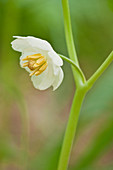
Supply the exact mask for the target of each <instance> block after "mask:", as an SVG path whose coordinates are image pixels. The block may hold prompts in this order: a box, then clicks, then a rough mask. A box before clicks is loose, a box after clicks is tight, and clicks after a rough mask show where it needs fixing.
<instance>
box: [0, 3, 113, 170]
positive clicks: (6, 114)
mask: <svg viewBox="0 0 113 170" xmlns="http://www.w3.org/2000/svg"><path fill="white" fill-rule="evenodd" d="M69 3H70V10H71V18H72V28H73V35H74V40H75V44H76V49H77V53H78V57H79V61H80V65H81V68H82V69H83V71H84V73H85V75H86V77H87V79H88V78H89V77H90V76H91V75H92V74H93V73H94V72H95V71H96V69H97V68H98V67H99V66H100V64H101V63H102V62H103V61H104V60H105V58H106V57H107V56H108V54H109V53H110V52H111V51H112V50H113V1H112V0H79V1H78V0H69ZM13 35H21V36H28V35H31V36H35V37H39V38H42V39H46V40H47V41H49V42H50V43H51V44H52V46H53V48H54V49H55V51H57V52H58V53H61V54H63V55H65V56H67V57H68V53H67V48H66V42H65V35H64V26H63V13H62V5H61V0H0V170H25V169H29V170H56V169H57V168H56V167H57V163H58V157H59V153H60V149H61V144H62V140H63V135H64V130H65V127H66V123H67V120H68V117H69V111H70V107H71V103H72V98H73V95H74V91H75V85H74V80H73V75H72V71H71V67H70V65H69V64H68V63H66V62H64V66H63V70H64V74H65V78H64V81H63V83H62V85H61V86H60V87H59V88H58V89H57V90H56V91H55V92H53V91H52V88H50V89H48V90H45V91H39V90H36V89H34V87H33V85H32V82H31V81H30V78H29V75H28V73H27V72H26V71H25V70H24V69H22V68H20V66H19V56H20V53H18V52H15V51H13V50H12V48H11V45H10V43H11V41H12V40H13V37H12V36H13ZM100 168H101V169H102V170H112V169H113V64H111V66H110V67H109V68H108V69H107V70H106V71H105V73H104V74H103V76H101V78H100V79H99V80H98V81H97V82H96V83H95V85H94V87H93V88H92V90H91V91H90V92H89V93H88V94H87V96H86V98H85V101H84V103H83V107H82V110H81V114H80V119H79V125H78V129H77V134H76V139H75V142H74V146H73V149H72V153H71V158H70V163H69V170H98V169H100Z"/></svg>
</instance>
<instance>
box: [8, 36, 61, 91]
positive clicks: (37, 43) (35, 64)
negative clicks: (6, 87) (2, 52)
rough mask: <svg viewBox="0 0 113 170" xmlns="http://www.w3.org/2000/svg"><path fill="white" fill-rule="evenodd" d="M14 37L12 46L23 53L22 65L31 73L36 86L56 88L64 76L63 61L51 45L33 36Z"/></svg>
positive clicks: (39, 87) (42, 88)
mask: <svg viewBox="0 0 113 170" xmlns="http://www.w3.org/2000/svg"><path fill="white" fill-rule="evenodd" d="M14 38H17V39H15V40H14V41H12V43H11V44H12V48H13V49H14V50H16V51H19V52H21V53H22V55H21V57H20V65H21V67H22V68H25V69H26V70H27V71H28V72H29V73H30V76H31V80H32V82H33V84H34V87H35V88H37V89H40V90H45V89H47V88H49V87H50V86H53V90H56V89H57V88H58V87H59V86H60V84H61V82H62V80H63V77H64V74H63V71H62V69H61V66H62V65H63V61H62V59H61V58H60V57H59V55H58V54H57V53H56V52H55V51H54V50H53V48H52V47H51V45H50V44H49V43H48V42H47V41H45V40H41V39H39V38H35V37H31V36H28V37H20V36H14Z"/></svg>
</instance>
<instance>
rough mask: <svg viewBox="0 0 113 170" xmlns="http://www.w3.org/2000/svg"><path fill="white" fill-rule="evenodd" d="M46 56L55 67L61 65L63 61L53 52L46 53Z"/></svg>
mask: <svg viewBox="0 0 113 170" xmlns="http://www.w3.org/2000/svg"><path fill="white" fill-rule="evenodd" d="M48 55H49V57H50V58H51V60H52V61H53V63H54V64H55V65H57V66H62V65H63V60H62V59H61V58H60V56H59V55H58V54H57V53H56V52H55V51H50V52H48Z"/></svg>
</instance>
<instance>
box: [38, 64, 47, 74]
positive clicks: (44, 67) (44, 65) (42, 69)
mask: <svg viewBox="0 0 113 170" xmlns="http://www.w3.org/2000/svg"><path fill="white" fill-rule="evenodd" d="M47 66H48V64H47V63H45V64H43V65H42V67H40V69H39V71H41V72H42V71H44V70H45V69H46V68H47Z"/></svg>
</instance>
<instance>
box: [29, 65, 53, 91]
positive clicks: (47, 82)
mask: <svg viewBox="0 0 113 170" xmlns="http://www.w3.org/2000/svg"><path fill="white" fill-rule="evenodd" d="M31 80H32V82H33V85H34V87H35V88H36V89H39V90H45V89H47V88H49V87H50V86H51V85H52V83H53V81H54V75H53V71H52V67H51V66H49V67H47V69H46V70H45V71H44V72H43V73H41V74H40V75H39V76H35V75H33V76H32V77H31Z"/></svg>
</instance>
